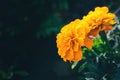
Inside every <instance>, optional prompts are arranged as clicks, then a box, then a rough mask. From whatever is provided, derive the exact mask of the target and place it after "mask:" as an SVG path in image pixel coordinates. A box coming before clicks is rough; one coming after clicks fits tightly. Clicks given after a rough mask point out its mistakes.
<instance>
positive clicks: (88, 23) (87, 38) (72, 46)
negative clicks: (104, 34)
mask: <svg viewBox="0 0 120 80" xmlns="http://www.w3.org/2000/svg"><path fill="white" fill-rule="evenodd" d="M114 18H115V14H113V13H110V12H109V9H108V7H96V8H95V10H94V11H90V12H89V13H88V14H87V15H86V16H83V18H82V19H81V20H80V19H76V20H74V21H72V22H70V23H69V24H67V25H65V26H64V27H63V28H62V29H61V31H60V33H58V35H57V40H56V43H57V48H58V54H59V55H60V56H61V58H63V60H64V61H67V60H68V61H70V62H71V61H72V62H77V61H80V60H81V59H82V56H83V54H82V47H87V48H88V49H92V46H93V43H94V39H95V37H96V36H97V35H98V34H99V32H100V31H106V30H111V29H112V25H113V24H115V23H116V22H115V20H114Z"/></svg>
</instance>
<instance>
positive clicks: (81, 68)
mask: <svg viewBox="0 0 120 80" xmlns="http://www.w3.org/2000/svg"><path fill="white" fill-rule="evenodd" d="M86 65H87V62H84V63H83V64H82V65H81V66H80V67H79V69H78V72H81V71H82V70H84V69H85V68H86Z"/></svg>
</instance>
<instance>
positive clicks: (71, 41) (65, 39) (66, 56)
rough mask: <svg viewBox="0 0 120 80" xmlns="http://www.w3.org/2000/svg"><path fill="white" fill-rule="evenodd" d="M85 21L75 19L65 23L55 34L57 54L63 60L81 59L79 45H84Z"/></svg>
mask: <svg viewBox="0 0 120 80" xmlns="http://www.w3.org/2000/svg"><path fill="white" fill-rule="evenodd" d="M88 28H89V27H88V25H87V23H86V22H84V21H81V20H79V19H76V20H75V21H72V22H71V23H69V24H67V25H65V26H64V27H63V28H62V29H61V32H60V33H59V34H58V35H57V40H56V43H57V47H58V54H59V55H60V56H61V58H63V60H64V61H66V60H69V61H74V62H76V61H79V60H81V59H82V51H81V46H83V45H84V38H85V35H86V32H85V30H86V31H87V30H89V29H88Z"/></svg>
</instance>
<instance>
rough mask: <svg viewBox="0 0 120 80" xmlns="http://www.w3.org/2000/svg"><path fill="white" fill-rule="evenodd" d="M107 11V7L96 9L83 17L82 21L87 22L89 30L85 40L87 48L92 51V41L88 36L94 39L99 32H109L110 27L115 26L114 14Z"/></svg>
mask: <svg viewBox="0 0 120 80" xmlns="http://www.w3.org/2000/svg"><path fill="white" fill-rule="evenodd" d="M108 11H109V10H108V8H107V7H96V8H95V10H94V11H90V12H89V13H88V15H87V16H84V17H83V20H84V21H86V22H88V24H89V26H90V28H91V30H90V32H89V33H88V34H87V37H86V38H85V46H86V47H87V48H89V49H92V45H93V39H92V38H91V37H90V36H92V37H96V36H97V35H98V34H99V32H100V31H106V30H111V29H112V26H111V25H113V24H115V20H114V18H115V14H113V13H109V12H108ZM88 41H89V42H88Z"/></svg>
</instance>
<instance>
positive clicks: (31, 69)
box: [0, 0, 120, 80]
mask: <svg viewBox="0 0 120 80" xmlns="http://www.w3.org/2000/svg"><path fill="white" fill-rule="evenodd" d="M119 3H120V1H119V0H89V1H88V0H0V79H1V80H2V79H3V80H41V79H42V78H43V79H44V80H48V79H55V80H73V79H78V80H90V79H91V80H105V79H104V78H106V79H107V80H119V76H120V72H119V71H120V69H119V67H120V66H119V65H120V64H119V63H120V60H119V58H120V55H119V53H120V51H119V49H120V45H119V44H120V36H119V31H118V29H119V28H118V29H117V28H116V29H117V31H116V29H114V30H115V31H113V32H111V33H110V35H111V36H112V37H109V38H106V37H105V36H101V37H98V38H97V39H96V41H95V44H94V48H93V50H92V51H89V50H87V49H86V48H84V49H83V52H84V55H85V57H84V59H83V61H81V62H79V64H78V65H77V66H80V68H76V67H75V69H73V70H71V69H70V65H71V64H70V63H64V62H61V60H60V57H59V56H58V55H57V48H56V43H55V41H56V38H55V37H56V34H57V33H58V32H59V30H60V29H61V28H62V27H63V26H64V25H65V24H67V23H69V22H70V21H72V20H74V19H76V18H80V19H81V18H82V16H83V15H86V14H87V13H88V12H89V11H90V10H93V9H94V8H95V7H96V6H108V7H109V8H110V11H111V12H114V13H116V15H117V16H118V18H119V17H120V14H119V13H120V5H119ZM118 25H119V24H118ZM102 34H103V33H102ZM102 34H101V35H102ZM116 36H117V37H116ZM103 37H105V38H104V39H103ZM108 45H109V47H108ZM106 46H107V47H106ZM57 65H59V66H57ZM11 66H12V67H11ZM48 66H49V67H48ZM77 73H78V74H77ZM113 73H114V75H113ZM25 76H27V77H25ZM46 76H47V77H46ZM21 77H22V78H21ZM78 77H79V78H78Z"/></svg>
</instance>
